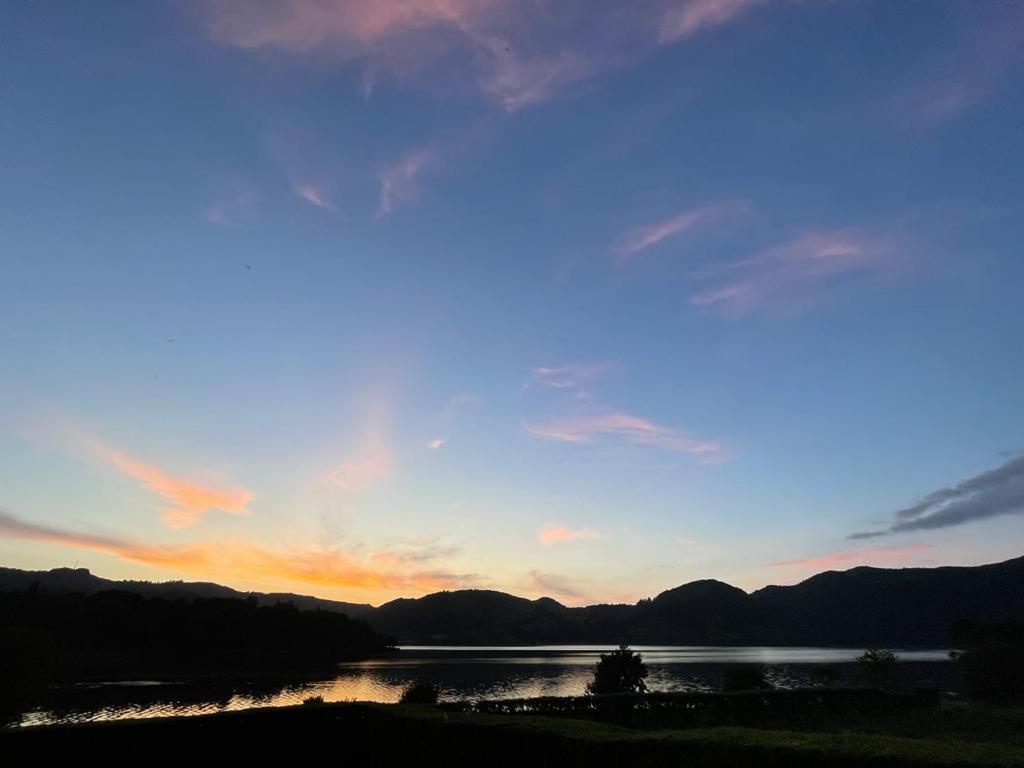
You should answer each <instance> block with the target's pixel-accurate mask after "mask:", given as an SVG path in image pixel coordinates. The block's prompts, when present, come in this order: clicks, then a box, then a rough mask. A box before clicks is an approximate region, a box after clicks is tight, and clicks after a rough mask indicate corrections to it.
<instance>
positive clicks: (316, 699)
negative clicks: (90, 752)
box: [302, 696, 324, 707]
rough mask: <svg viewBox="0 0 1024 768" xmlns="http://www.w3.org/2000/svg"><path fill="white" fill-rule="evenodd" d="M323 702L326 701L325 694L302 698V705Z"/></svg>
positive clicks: (308, 705)
mask: <svg viewBox="0 0 1024 768" xmlns="http://www.w3.org/2000/svg"><path fill="white" fill-rule="evenodd" d="M323 703H324V697H323V696H307V697H306V698H304V699H303V700H302V706H304V707H312V706H314V705H316V704H323Z"/></svg>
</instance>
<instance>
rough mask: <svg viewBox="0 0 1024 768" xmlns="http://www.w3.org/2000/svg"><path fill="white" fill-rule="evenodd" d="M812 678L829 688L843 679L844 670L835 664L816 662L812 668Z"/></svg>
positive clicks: (818, 683)
mask: <svg viewBox="0 0 1024 768" xmlns="http://www.w3.org/2000/svg"><path fill="white" fill-rule="evenodd" d="M811 679H812V680H813V681H814V684H815V685H819V686H824V687H826V688H827V687H831V686H833V685H839V683H840V682H841V681H842V679H843V671H842V670H841V669H840V668H839V667H838V666H836V665H835V664H815V665H814V666H813V667H812V668H811Z"/></svg>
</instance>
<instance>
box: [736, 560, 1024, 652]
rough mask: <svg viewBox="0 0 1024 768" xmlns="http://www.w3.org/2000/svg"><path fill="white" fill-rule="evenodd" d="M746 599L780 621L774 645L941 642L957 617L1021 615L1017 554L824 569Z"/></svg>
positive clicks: (1023, 564) (1021, 572)
mask: <svg viewBox="0 0 1024 768" xmlns="http://www.w3.org/2000/svg"><path fill="white" fill-rule="evenodd" d="M751 597H752V598H753V600H754V601H755V602H756V603H757V604H758V605H759V606H761V608H762V609H763V610H765V611H766V612H767V613H768V615H773V616H775V617H777V618H778V619H780V620H779V621H776V622H775V625H774V626H775V631H776V632H777V633H778V634H777V635H776V637H777V638H778V640H777V641H778V642H805V640H804V638H813V639H814V641H815V642H820V643H827V644H842V643H851V644H856V645H865V644H875V645H885V644H890V645H891V644H896V643H903V644H908V645H927V644H930V643H941V642H944V641H945V638H946V634H947V631H948V629H949V625H950V624H951V623H952V622H953V621H955V620H956V619H958V618H964V619H974V620H976V621H1002V620H1008V619H1013V618H1022V617H1024V557H1019V558H1016V559H1014V560H1008V561H1006V562H1004V563H996V564H993V565H979V566H972V567H952V566H947V567H942V568H899V569H892V568H869V567H860V568H853V569H851V570H848V571H828V572H826V573H819V574H818V575H817V576H812V577H811V578H809V579H807V580H806V581H802V582H800V583H799V584H796V585H794V586H791V587H765V588H764V589H759V590H757V591H756V592H754V593H753V594H752V595H751Z"/></svg>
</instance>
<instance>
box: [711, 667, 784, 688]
mask: <svg viewBox="0 0 1024 768" xmlns="http://www.w3.org/2000/svg"><path fill="white" fill-rule="evenodd" d="M772 687H773V686H772V684H771V683H770V682H768V679H767V678H766V677H765V675H764V668H763V667H759V666H757V665H744V666H742V667H733V668H732V669H727V670H726V671H725V678H724V679H723V681H722V690H725V691H764V690H768V689H769V688H772Z"/></svg>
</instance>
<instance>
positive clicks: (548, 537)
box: [537, 523, 601, 547]
mask: <svg viewBox="0 0 1024 768" xmlns="http://www.w3.org/2000/svg"><path fill="white" fill-rule="evenodd" d="M599 538H601V534H599V533H598V532H597V531H592V530H591V529H589V528H580V529H577V530H572V529H571V528H566V527H565V526H564V525H554V524H550V523H549V524H547V525H545V526H544V527H543V528H541V529H540V530H539V531H537V541H539V542H540V543H541V544H542V545H544V546H545V547H553V546H554V545H555V544H570V543H572V542H574V541H585V540H588V539H599Z"/></svg>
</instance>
